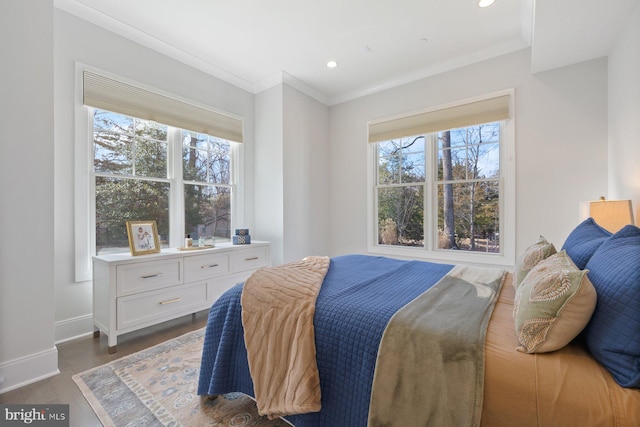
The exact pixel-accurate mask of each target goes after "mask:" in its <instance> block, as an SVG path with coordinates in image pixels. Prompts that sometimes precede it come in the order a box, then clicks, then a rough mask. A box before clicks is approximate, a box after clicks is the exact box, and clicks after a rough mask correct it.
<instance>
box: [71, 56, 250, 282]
mask: <svg viewBox="0 0 640 427" xmlns="http://www.w3.org/2000/svg"><path fill="white" fill-rule="evenodd" d="M87 69H89V70H91V67H87V66H86V65H84V64H80V63H76V76H75V77H76V78H75V82H76V86H75V92H76V97H75V106H76V108H75V123H76V126H75V134H74V139H75V141H74V144H75V147H74V151H75V159H74V165H75V176H74V187H75V188H74V198H75V199H74V200H75V202H74V206H75V208H74V219H75V221H74V223H75V230H74V231H75V281H76V282H83V281H87V280H91V279H92V275H93V265H92V257H93V256H95V255H96V236H95V216H96V215H95V214H96V212H95V174H94V172H93V170H94V169H93V164H94V152H93V143H92V142H93V111H95V109H94V108H91V107H87V106H85V105H83V101H82V91H83V88H82V80H83V71H84V70H87ZM96 72H99V73H101V74H107V73H105V72H103V71H96ZM107 75H108V74H107ZM115 78H117V79H119V80H124V81H126V80H125V79H122V78H121V77H115ZM135 84H138V83H135ZM153 90H154V91H156V92H159V93H162V92H160V91H158V90H157V89H153ZM164 95H166V96H169V97H172V96H173V97H175V95H172V94H167V93H165V94H164ZM194 105H197V104H196V103H194ZM203 107H204V108H210V107H206V106H203ZM174 131H175V132H176V133H175V135H177V134H178V132H181V130H179V129H178V128H175V127H171V126H169V128H168V136H167V139H168V141H167V142H168V144H169V150H170V151H171V150H174V151H175V152H174V153H168V154H169V156H168V162H169V164H168V171H167V177H168V181H170V190H169V222H170V223H169V230H170V231H169V247H170V248H175V247H178V246H181V245H182V243H183V242H184V235H183V234H184V226H185V225H184V196H183V195H182V194H184V192H183V189H184V181H183V179H182V140H181V139H179V141H178V142H177V143H176V142H174V141H173V140H174V139H175V138H174V136H173V135H174ZM214 136H215V135H214ZM172 147H173V148H172ZM230 155H231V165H230V167H231V177H230V180H231V186H232V190H231V229H233V228H234V224H243V223H244V213H243V212H244V203H243V202H242V201H243V200H244V171H243V169H242V167H241V165H243V164H244V161H243V158H244V144H241V143H231V150H230ZM162 180H164V179H162ZM181 193H182V194H181Z"/></svg>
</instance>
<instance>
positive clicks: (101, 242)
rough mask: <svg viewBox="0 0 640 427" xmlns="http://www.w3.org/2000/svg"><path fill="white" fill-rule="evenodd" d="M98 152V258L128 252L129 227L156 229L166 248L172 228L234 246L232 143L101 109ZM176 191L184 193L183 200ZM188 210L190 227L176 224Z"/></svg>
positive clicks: (97, 120) (186, 216)
mask: <svg viewBox="0 0 640 427" xmlns="http://www.w3.org/2000/svg"><path fill="white" fill-rule="evenodd" d="M93 146H94V150H93V153H94V156H93V176H94V184H95V228H96V235H95V236H96V253H98V254H100V253H107V252H126V251H128V250H129V246H128V238H127V231H126V222H127V221H145V220H154V221H156V224H157V227H158V234H159V237H160V241H161V246H162V247H168V246H169V245H170V243H169V236H170V229H171V227H172V226H173V227H179V228H180V229H182V230H183V231H184V234H185V235H187V234H190V235H191V237H192V238H194V239H198V238H200V237H203V238H205V239H206V240H207V243H211V242H212V240H213V238H214V237H215V238H216V239H218V240H229V239H230V229H231V196H232V188H233V186H232V182H231V143H230V142H229V141H226V140H224V139H220V138H216V137H213V136H210V135H205V134H199V133H195V132H189V131H184V130H181V129H176V128H173V127H170V126H166V125H162V124H159V123H155V122H152V121H149V120H142V119H137V118H134V117H129V116H126V115H123V114H117V113H113V112H109V111H104V110H99V109H96V110H94V114H93ZM177 156H181V157H182V162H180V161H178V162H174V161H173V160H172V159H174V158H176V157H177ZM172 164H173V165H176V164H179V166H178V168H179V169H178V170H177V171H174V173H173V174H170V173H169V171H170V167H169V166H170V165H172ZM173 186H176V187H177V188H183V189H184V191H183V193H182V194H180V195H179V197H175V196H174V197H172V196H171V194H172V190H171V189H172V188H174V187H173ZM176 199H179V200H176ZM181 207H183V209H184V216H183V217H184V223H183V224H177V223H172V220H171V218H170V216H171V215H170V213H171V212H175V211H176V209H178V210H179V209H182V208H181ZM180 245H181V243H180Z"/></svg>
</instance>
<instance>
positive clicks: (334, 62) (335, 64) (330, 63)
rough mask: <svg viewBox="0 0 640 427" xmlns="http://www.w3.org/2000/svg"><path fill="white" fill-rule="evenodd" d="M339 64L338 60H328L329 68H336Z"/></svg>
mask: <svg viewBox="0 0 640 427" xmlns="http://www.w3.org/2000/svg"><path fill="white" fill-rule="evenodd" d="M337 66H338V62H337V61H333V60H331V61H328V62H327V67H329V68H336V67H337Z"/></svg>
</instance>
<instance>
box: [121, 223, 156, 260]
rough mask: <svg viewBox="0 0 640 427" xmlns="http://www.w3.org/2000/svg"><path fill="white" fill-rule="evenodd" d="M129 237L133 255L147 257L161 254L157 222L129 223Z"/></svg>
mask: <svg viewBox="0 0 640 427" xmlns="http://www.w3.org/2000/svg"><path fill="white" fill-rule="evenodd" d="M127 235H128V236H129V249H131V255H133V256H135V255H146V254H155V253H158V252H160V238H159V237H158V226H157V225H156V222H155V221H127Z"/></svg>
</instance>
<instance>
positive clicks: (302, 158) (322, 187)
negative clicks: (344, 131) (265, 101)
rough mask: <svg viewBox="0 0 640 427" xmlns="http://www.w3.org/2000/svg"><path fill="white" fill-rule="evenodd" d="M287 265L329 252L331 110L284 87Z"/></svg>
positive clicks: (294, 90) (285, 251)
mask: <svg viewBox="0 0 640 427" xmlns="http://www.w3.org/2000/svg"><path fill="white" fill-rule="evenodd" d="M284 107H285V108H284V117H283V122H284V190H285V192H284V235H283V237H284V258H283V260H284V262H291V261H295V260H299V259H301V258H304V257H305V256H307V255H328V251H329V234H330V233H329V231H330V228H329V216H328V212H329V209H328V207H329V206H328V204H329V179H328V177H329V108H328V107H327V106H326V105H323V104H321V103H319V102H318V101H316V100H315V99H313V98H311V97H309V96H307V95H305V94H303V93H302V92H300V91H298V90H297V89H294V88H292V87H291V86H289V85H284Z"/></svg>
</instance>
